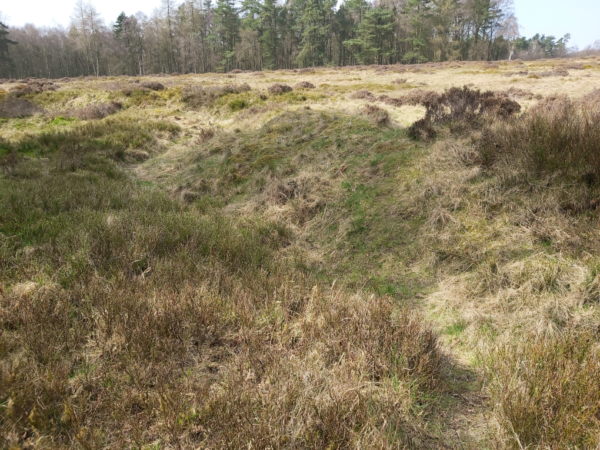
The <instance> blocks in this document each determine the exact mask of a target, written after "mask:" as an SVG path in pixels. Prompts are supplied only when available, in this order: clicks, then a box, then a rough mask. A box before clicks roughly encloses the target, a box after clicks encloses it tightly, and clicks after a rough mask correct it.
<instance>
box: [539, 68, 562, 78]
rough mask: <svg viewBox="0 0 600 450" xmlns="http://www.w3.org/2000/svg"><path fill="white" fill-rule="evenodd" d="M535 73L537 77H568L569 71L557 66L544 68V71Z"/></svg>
mask: <svg viewBox="0 0 600 450" xmlns="http://www.w3.org/2000/svg"><path fill="white" fill-rule="evenodd" d="M535 75H537V76H538V77H568V76H569V71H568V70H566V69H564V68H558V69H554V70H546V71H544V72H538V73H536V74H535Z"/></svg>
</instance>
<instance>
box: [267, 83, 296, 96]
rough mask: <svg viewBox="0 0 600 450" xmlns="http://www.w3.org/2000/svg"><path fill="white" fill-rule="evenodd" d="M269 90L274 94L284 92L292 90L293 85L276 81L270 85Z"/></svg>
mask: <svg viewBox="0 0 600 450" xmlns="http://www.w3.org/2000/svg"><path fill="white" fill-rule="evenodd" d="M269 92H270V93H271V94H274V95H279V94H284V93H286V92H292V87H291V86H288V85H287V84H281V83H275V84H272V85H271V86H269Z"/></svg>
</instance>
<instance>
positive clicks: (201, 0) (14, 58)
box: [0, 0, 567, 78]
mask: <svg viewBox="0 0 600 450" xmlns="http://www.w3.org/2000/svg"><path fill="white" fill-rule="evenodd" d="M9 32H10V34H9ZM542 38H543V39H542ZM548 38H551V39H550V41H551V42H550V43H549V42H548ZM542 41H543V44H542V47H540V44H539V43H540V42H542ZM566 43H567V41H566V39H564V38H563V39H561V40H559V41H557V40H556V39H555V38H553V37H546V36H539V35H536V36H535V37H534V38H533V39H531V40H527V39H524V38H521V40H519V30H518V23H517V19H516V17H515V15H514V9H513V4H512V0H378V2H377V3H375V4H372V3H369V2H368V1H367V0H345V1H344V2H343V3H338V1H337V0H284V1H283V2H281V1H278V0H242V1H241V3H240V2H236V1H235V0H216V3H213V1H211V0H183V1H181V0H180V1H176V0H161V1H160V6H159V7H158V8H156V9H155V11H154V12H153V13H152V14H151V15H150V16H147V15H145V14H143V13H137V14H133V15H127V14H125V13H121V14H120V15H119V16H118V17H117V18H116V19H115V21H114V23H106V22H105V21H104V20H103V18H102V17H101V16H100V14H99V13H98V11H97V9H96V8H95V6H94V5H93V4H92V3H91V2H88V1H84V0H77V1H76V4H75V7H74V10H73V14H72V16H71V22H70V24H69V26H67V27H51V28H43V27H36V26H34V25H25V26H23V27H19V28H12V29H10V30H8V28H7V27H6V26H5V25H4V24H0V76H2V77H5V78H10V77H14V78H24V77H29V76H34V77H44V78H60V77H74V76H81V75H84V76H87V75H95V76H101V75H148V74H153V73H174V72H177V73H203V72H227V71H231V70H233V69H240V70H262V69H291V68H301V67H315V66H346V65H356V64H396V63H402V64H415V63H423V62H428V61H436V62H443V61H449V60H489V61H490V60H499V59H508V58H510V57H512V56H513V55H515V54H516V53H518V52H521V53H523V54H527V53H528V52H530V53H531V52H532V51H533V50H535V51H536V52H539V48H542V49H544V50H543V52H545V51H546V50H545V49H547V48H550V47H551V48H552V52H551V53H552V56H558V55H559V54H560V53H561V52H563V53H564V51H565V49H566ZM532 49H533V50H532Z"/></svg>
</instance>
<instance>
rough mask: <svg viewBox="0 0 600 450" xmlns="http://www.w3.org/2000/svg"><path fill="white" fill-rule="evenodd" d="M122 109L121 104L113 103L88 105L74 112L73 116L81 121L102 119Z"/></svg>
mask: <svg viewBox="0 0 600 450" xmlns="http://www.w3.org/2000/svg"><path fill="white" fill-rule="evenodd" d="M122 108H123V105H122V104H121V103H119V102H114V101H113V102H108V103H100V104H98V105H88V106H86V107H84V108H81V109H77V110H75V111H74V112H73V115H74V116H75V117H77V118H78V119H81V120H94V119H104V118H105V117H106V116H109V115H112V114H114V113H116V112H117V111H119V110H120V109H122Z"/></svg>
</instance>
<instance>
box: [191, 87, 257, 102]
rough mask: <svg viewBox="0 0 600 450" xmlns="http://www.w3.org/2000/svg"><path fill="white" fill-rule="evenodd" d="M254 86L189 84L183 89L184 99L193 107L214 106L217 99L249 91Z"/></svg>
mask: <svg viewBox="0 0 600 450" xmlns="http://www.w3.org/2000/svg"><path fill="white" fill-rule="evenodd" d="M251 89H252V88H251V87H250V86H249V85H248V84H247V83H244V84H241V85H237V86H236V85H232V84H228V85H225V86H209V87H207V88H203V87H202V86H187V87H185V88H184V89H183V92H182V100H183V101H184V102H185V103H186V104H187V105H188V106H189V107H191V108H200V107H206V106H212V105H213V104H214V103H215V101H216V100H217V99H219V98H221V97H224V96H225V95H228V94H240V93H242V92H248V91H250V90H251Z"/></svg>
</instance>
